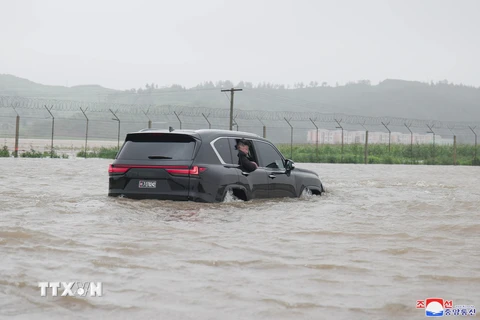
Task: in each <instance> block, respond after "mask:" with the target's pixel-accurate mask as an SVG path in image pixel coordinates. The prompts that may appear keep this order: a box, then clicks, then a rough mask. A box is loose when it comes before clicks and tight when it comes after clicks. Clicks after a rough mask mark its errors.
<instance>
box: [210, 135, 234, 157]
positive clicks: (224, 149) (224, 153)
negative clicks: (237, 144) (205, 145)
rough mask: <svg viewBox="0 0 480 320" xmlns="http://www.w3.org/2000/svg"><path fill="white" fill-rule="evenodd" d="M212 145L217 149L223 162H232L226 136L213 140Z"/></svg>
mask: <svg viewBox="0 0 480 320" xmlns="http://www.w3.org/2000/svg"><path fill="white" fill-rule="evenodd" d="M213 146H214V147H215V149H216V150H217V152H218V154H219V155H220V157H221V158H222V159H223V162H225V163H233V162H232V153H231V152H230V143H228V139H227V138H221V139H218V140H217V141H215V143H214V144H213Z"/></svg>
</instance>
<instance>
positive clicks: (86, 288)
mask: <svg viewBox="0 0 480 320" xmlns="http://www.w3.org/2000/svg"><path fill="white" fill-rule="evenodd" d="M38 287H39V288H40V295H41V296H42V297H46V296H47V294H48V292H51V295H52V297H56V296H58V295H60V296H61V297H67V296H70V297H73V296H77V297H86V296H87V294H88V295H89V296H90V297H101V296H102V294H103V292H102V289H103V286H102V283H101V282H39V283H38ZM49 288H51V290H48V289H49ZM59 289H60V290H59Z"/></svg>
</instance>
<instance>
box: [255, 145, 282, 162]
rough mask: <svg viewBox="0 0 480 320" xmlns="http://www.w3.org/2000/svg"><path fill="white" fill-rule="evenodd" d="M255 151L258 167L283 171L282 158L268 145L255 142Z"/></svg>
mask: <svg viewBox="0 0 480 320" xmlns="http://www.w3.org/2000/svg"><path fill="white" fill-rule="evenodd" d="M255 151H256V153H257V156H258V158H259V161H260V164H259V165H260V167H266V168H273V169H285V166H284V164H283V159H282V156H281V155H280V154H279V153H278V152H277V150H275V149H274V148H273V147H272V146H271V145H270V144H268V143H265V142H261V141H255Z"/></svg>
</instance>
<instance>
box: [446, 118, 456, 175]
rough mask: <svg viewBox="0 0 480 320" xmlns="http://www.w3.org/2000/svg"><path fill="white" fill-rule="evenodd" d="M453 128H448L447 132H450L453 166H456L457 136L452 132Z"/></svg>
mask: <svg viewBox="0 0 480 320" xmlns="http://www.w3.org/2000/svg"><path fill="white" fill-rule="evenodd" d="M454 128H455V127H452V128H450V127H448V130H450V132H451V133H452V135H453V165H454V166H456V165H457V136H456V135H455V133H454V132H453V129H454Z"/></svg>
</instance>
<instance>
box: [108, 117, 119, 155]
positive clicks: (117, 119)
mask: <svg viewBox="0 0 480 320" xmlns="http://www.w3.org/2000/svg"><path fill="white" fill-rule="evenodd" d="M108 110H110V112H111V113H112V114H113V116H114V117H115V118H113V119H112V120H115V121H118V132H117V150H120V119H119V118H118V117H117V115H116V114H115V112H113V111H112V109H108ZM116 112H118V110H117V111H116Z"/></svg>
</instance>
